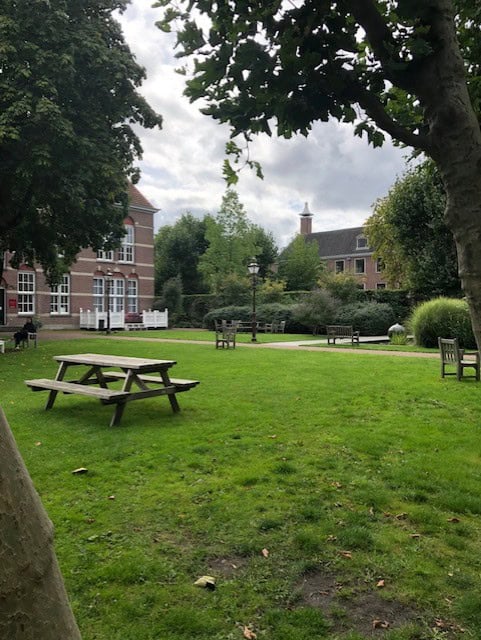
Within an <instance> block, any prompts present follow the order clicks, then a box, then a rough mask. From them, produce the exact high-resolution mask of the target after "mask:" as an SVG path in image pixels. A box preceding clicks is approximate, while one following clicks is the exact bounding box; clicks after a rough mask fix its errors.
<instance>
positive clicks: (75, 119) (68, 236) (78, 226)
mask: <svg viewBox="0 0 481 640" xmlns="http://www.w3.org/2000/svg"><path fill="white" fill-rule="evenodd" d="M126 5H127V0H103V1H102V2H97V1H95V0H85V1H83V2H78V1H77V0H49V1H48V2H47V1H45V2H44V1H36V2H29V1H28V0H17V1H16V2H12V1H11V0H10V1H9V0H0V32H1V39H2V46H1V48H0V211H1V216H0V252H1V251H6V250H9V251H11V252H14V257H13V264H14V266H17V265H18V264H20V263H22V262H27V263H30V264H33V262H34V261H37V262H39V263H41V265H42V266H43V268H44V270H45V272H46V275H47V278H48V279H52V278H53V279H54V280H55V278H56V276H57V275H58V273H59V269H60V270H61V269H62V268H63V266H62V265H59V264H58V256H59V254H61V255H62V256H63V263H64V264H66V265H68V264H70V263H71V262H72V261H73V260H74V258H75V256H76V254H77V253H78V252H79V250H80V249H81V248H83V247H89V246H91V247H93V248H94V249H98V248H101V247H102V246H105V247H106V248H111V247H112V246H115V245H118V243H119V241H120V238H121V237H122V235H123V233H124V231H123V219H124V216H125V213H126V206H127V178H128V177H130V178H131V179H132V181H133V182H135V181H136V179H137V177H138V172H137V170H136V169H135V168H134V166H133V163H134V161H135V158H136V157H139V156H140V155H141V151H142V150H141V145H140V142H139V139H138V137H137V135H136V134H135V133H134V131H133V128H132V125H142V126H144V127H148V128H152V127H155V126H160V124H161V118H160V116H159V115H157V114H156V113H155V112H154V111H153V110H152V109H151V108H150V107H149V105H148V104H147V102H146V101H145V100H144V98H143V97H142V96H141V95H140V94H139V93H138V92H137V88H138V87H139V86H140V84H141V82H142V80H143V79H144V77H145V72H144V69H143V68H142V67H140V66H139V65H138V64H137V63H136V62H135V59H134V57H133V55H132V53H131V52H130V50H129V48H128V46H127V45H126V43H125V41H124V38H123V35H122V32H121V28H120V25H119V23H118V22H117V21H116V20H115V19H114V18H113V15H112V14H113V12H114V11H116V10H119V11H123V10H124V9H125V7H126Z"/></svg>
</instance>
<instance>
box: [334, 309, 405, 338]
mask: <svg viewBox="0 0 481 640" xmlns="http://www.w3.org/2000/svg"><path fill="white" fill-rule="evenodd" d="M395 321H396V315H395V313H394V311H393V308H392V307H391V305H389V304H381V303H379V302H354V303H352V304H346V305H344V306H343V307H341V308H340V309H339V311H338V312H337V314H336V316H335V319H334V322H335V324H350V325H352V327H353V329H354V331H360V332H361V335H363V336H384V335H387V331H388V329H389V327H390V326H391V325H392V324H394V323H395Z"/></svg>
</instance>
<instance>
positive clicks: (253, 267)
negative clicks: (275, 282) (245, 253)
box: [247, 258, 259, 276]
mask: <svg viewBox="0 0 481 640" xmlns="http://www.w3.org/2000/svg"><path fill="white" fill-rule="evenodd" d="M247 269H248V270H249V273H250V274H251V276H256V275H257V274H258V273H259V265H258V264H257V262H256V260H255V258H252V260H251V262H249V264H248V265H247Z"/></svg>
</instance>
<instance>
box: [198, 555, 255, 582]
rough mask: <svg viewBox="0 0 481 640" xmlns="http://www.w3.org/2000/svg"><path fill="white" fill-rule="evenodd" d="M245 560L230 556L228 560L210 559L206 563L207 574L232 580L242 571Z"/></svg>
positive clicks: (246, 560)
mask: <svg viewBox="0 0 481 640" xmlns="http://www.w3.org/2000/svg"><path fill="white" fill-rule="evenodd" d="M247 562H248V559H247V558H241V557H237V556H232V557H230V558H211V559H210V560H209V562H208V563H207V567H208V569H209V574H210V575H213V576H216V577H218V578H232V577H233V576H235V575H237V574H238V573H239V572H240V571H241V569H243V568H244V567H245V566H246V564H247Z"/></svg>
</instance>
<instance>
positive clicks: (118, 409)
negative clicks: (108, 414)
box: [110, 402, 127, 427]
mask: <svg viewBox="0 0 481 640" xmlns="http://www.w3.org/2000/svg"><path fill="white" fill-rule="evenodd" d="M126 404H127V403H126V402H118V403H117V404H116V406H115V411H114V415H113V416H112V419H111V421H110V426H111V427H116V426H117V425H119V424H120V421H121V420H122V416H123V415H124V409H125V405H126Z"/></svg>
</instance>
